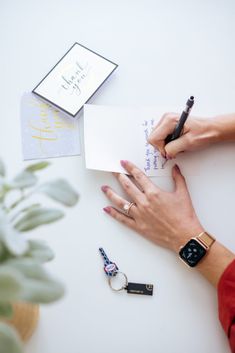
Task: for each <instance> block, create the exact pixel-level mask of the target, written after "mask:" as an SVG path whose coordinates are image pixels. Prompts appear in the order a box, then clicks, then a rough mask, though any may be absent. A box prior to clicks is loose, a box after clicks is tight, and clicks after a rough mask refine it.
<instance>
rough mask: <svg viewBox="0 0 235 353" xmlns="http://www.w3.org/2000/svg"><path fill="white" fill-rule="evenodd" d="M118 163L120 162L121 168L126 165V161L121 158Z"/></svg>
mask: <svg viewBox="0 0 235 353" xmlns="http://www.w3.org/2000/svg"><path fill="white" fill-rule="evenodd" d="M120 163H121V166H122V167H123V168H125V167H126V165H127V161H123V160H121V161H120Z"/></svg>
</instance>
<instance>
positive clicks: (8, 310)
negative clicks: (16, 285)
mask: <svg viewBox="0 0 235 353" xmlns="http://www.w3.org/2000/svg"><path fill="white" fill-rule="evenodd" d="M12 315H13V308H12V305H11V304H10V303H1V302H0V317H4V318H7V319H10V318H11V317H12Z"/></svg>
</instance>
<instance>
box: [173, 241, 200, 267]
mask: <svg viewBox="0 0 235 353" xmlns="http://www.w3.org/2000/svg"><path fill="white" fill-rule="evenodd" d="M205 255H206V249H205V248H204V247H203V246H202V245H201V244H200V243H199V242H198V241H197V240H196V239H190V240H189V242H188V243H187V244H186V245H185V246H184V247H183V248H182V249H180V252H179V256H180V257H181V259H182V260H183V261H184V262H186V264H187V265H189V266H190V267H195V266H196V265H197V264H198V262H199V261H200V260H201V259H202V258H203V256H205Z"/></svg>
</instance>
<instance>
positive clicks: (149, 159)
mask: <svg viewBox="0 0 235 353" xmlns="http://www.w3.org/2000/svg"><path fill="white" fill-rule="evenodd" d="M154 125H155V121H154V119H150V120H144V122H143V123H142V126H143V133H144V146H145V165H144V171H145V173H146V174H152V173H153V172H154V171H156V170H159V169H164V162H165V158H163V157H162V156H161V153H160V152H159V151H158V150H157V149H156V148H154V147H153V146H152V145H151V144H150V143H149V142H148V137H149V135H150V134H151V132H152V131H153V129H154Z"/></svg>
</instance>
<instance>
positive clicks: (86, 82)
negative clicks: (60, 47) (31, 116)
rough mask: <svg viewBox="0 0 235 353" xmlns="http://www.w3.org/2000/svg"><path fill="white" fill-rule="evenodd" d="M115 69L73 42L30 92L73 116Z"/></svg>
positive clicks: (110, 63)
mask: <svg viewBox="0 0 235 353" xmlns="http://www.w3.org/2000/svg"><path fill="white" fill-rule="evenodd" d="M116 68H117V65H116V64H114V63H113V62H111V61H109V60H108V59H105V58H104V57H103V56H101V55H99V54H97V53H95V52H93V51H92V50H90V49H88V48H86V47H84V46H82V45H81V44H78V43H75V44H74V45H73V46H72V48H70V49H69V51H68V52H67V53H66V54H65V55H64V56H63V57H62V59H61V60H60V61H59V62H58V63H57V64H56V65H55V66H54V67H53V69H52V70H51V71H50V72H49V73H48V74H47V75H46V76H45V77H44V78H43V79H42V81H41V82H40V83H39V84H38V85H37V86H36V87H35V88H34V90H33V93H35V94H37V95H38V96H40V97H41V98H43V99H45V100H46V101H48V102H49V103H51V104H53V105H54V106H56V107H57V108H59V109H61V110H63V111H64V112H66V113H68V114H69V115H71V116H73V117H74V116H75V115H77V113H78V112H79V110H80V109H81V108H82V107H83V105H84V104H85V103H86V102H87V101H88V100H89V99H90V98H91V96H92V95H93V94H94V93H95V92H96V91H97V89H98V88H99V87H100V86H101V85H102V84H103V83H104V81H105V80H106V79H107V78H108V77H109V76H110V75H111V73H112V72H113V71H114V70H115V69H116Z"/></svg>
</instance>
